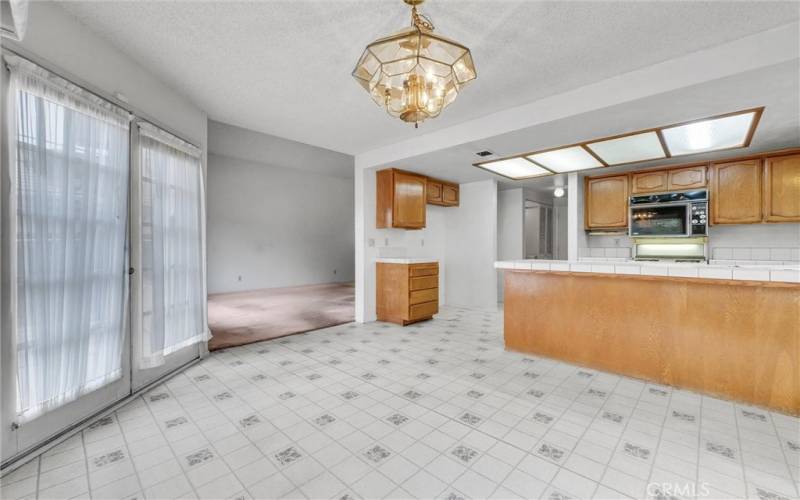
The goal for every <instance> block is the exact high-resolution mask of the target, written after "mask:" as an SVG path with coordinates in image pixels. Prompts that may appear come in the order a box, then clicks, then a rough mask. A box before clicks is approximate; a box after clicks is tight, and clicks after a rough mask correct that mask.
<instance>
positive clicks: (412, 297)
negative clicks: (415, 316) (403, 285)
mask: <svg viewBox="0 0 800 500" xmlns="http://www.w3.org/2000/svg"><path fill="white" fill-rule="evenodd" d="M438 299H439V289H438V288H428V289H427V290H416V291H413V292H411V293H409V300H408V302H409V303H410V304H411V305H414V304H422V303H423V302H431V301H434V300H438Z"/></svg>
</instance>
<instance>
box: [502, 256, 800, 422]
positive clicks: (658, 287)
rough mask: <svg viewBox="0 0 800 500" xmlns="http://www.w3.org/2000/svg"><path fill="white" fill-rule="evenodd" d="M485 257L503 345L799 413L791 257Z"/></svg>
mask: <svg viewBox="0 0 800 500" xmlns="http://www.w3.org/2000/svg"><path fill="white" fill-rule="evenodd" d="M495 267H497V268H500V269H505V273H504V274H505V305H504V309H505V344H506V348H507V349H510V350H514V351H520V352H525V353H531V354H536V355H541V356H545V357H548V358H553V359H559V360H563V361H566V362H569V363H574V364H577V365H582V366H586V367H591V368H596V369H598V370H605V371H609V372H613V373H617V374H620V375H626V376H630V377H635V378H639V379H644V380H648V381H652V382H657V383H661V384H666V385H671V386H674V387H678V388H683V389H689V390H693V391H697V392H701V393H704V394H709V395H712V396H718V397H722V398H726V399H732V400H735V401H740V402H744V403H748V404H754V405H758V406H763V407H767V408H771V409H774V410H777V411H781V412H785V413H790V414H793V415H800V283H798V281H800V269H798V268H797V266H794V267H790V266H781V267H774V268H767V267H756V266H749V267H735V266H708V265H705V264H684V265H677V266H675V265H669V266H666V265H659V264H656V263H629V262H626V263H591V264H590V263H586V262H565V261H561V262H556V261H552V262H550V263H548V262H544V261H517V262H498V263H496V264H495ZM701 276H709V277H707V278H706V277H701Z"/></svg>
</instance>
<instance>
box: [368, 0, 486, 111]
mask: <svg viewBox="0 0 800 500" xmlns="http://www.w3.org/2000/svg"><path fill="white" fill-rule="evenodd" d="M403 1H404V2H405V3H406V4H408V5H410V6H411V27H409V28H406V29H404V30H402V31H400V32H398V33H395V34H393V35H389V36H387V37H384V38H380V39H378V40H375V41H374V42H372V43H371V44H369V45H367V48H366V49H364V53H363V54H361V58H360V59H359V60H358V64H356V67H355V69H354V70H353V77H354V78H355V79H356V80H357V81H358V83H359V84H361V86H362V87H364V89H365V90H366V91H367V92H369V94H370V96H371V97H372V100H373V101H375V103H377V104H378V105H379V106H381V107H383V108H384V109H386V112H387V113H389V114H390V115H392V116H394V117H397V118H400V119H401V120H403V121H404V122H408V123H413V124H414V127H418V126H419V122H422V121H425V120H427V119H429V118H436V117H437V116H439V114H440V113H441V112H442V110H443V109H444V108H446V107H447V106H448V105H449V104H450V103H452V102H453V101H454V100H455V99H456V97H458V92H459V91H460V90H461V88H463V87H464V85H466V84H467V83H469V82H470V81H472V80H474V79H475V78H476V76H477V74H476V72H475V65H474V63H473V62H472V54H471V53H470V51H469V49H468V48H467V47H465V46H463V45H461V44H460V43H458V42H455V41H452V40H449V39H447V38H445V37H443V36H440V35H437V34H434V33H433V30H434V26H433V23H431V21H430V19H428V18H427V17H425V16H424V15H422V14H419V13H417V5H420V4H422V2H424V0H403Z"/></svg>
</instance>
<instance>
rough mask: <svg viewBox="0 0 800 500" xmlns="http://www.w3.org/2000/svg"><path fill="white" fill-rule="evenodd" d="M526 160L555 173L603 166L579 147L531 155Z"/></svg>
mask: <svg viewBox="0 0 800 500" xmlns="http://www.w3.org/2000/svg"><path fill="white" fill-rule="evenodd" d="M526 158H528V159H529V160H531V161H535V162H536V163H538V164H539V165H541V166H543V167H545V168H546V169H548V170H552V171H553V172H556V173H561V172H574V171H575V170H586V169H587V168H598V167H602V166H603V164H602V163H600V162H599V161H598V160H597V158H595V157H594V156H592V155H591V154H589V153H588V152H587V151H586V150H585V149H583V148H582V147H580V146H572V147H569V148H562V149H554V150H552V151H545V152H543V153H533V154H530V155H528V156H526Z"/></svg>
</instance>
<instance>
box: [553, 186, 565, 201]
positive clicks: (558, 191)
mask: <svg viewBox="0 0 800 500" xmlns="http://www.w3.org/2000/svg"><path fill="white" fill-rule="evenodd" d="M564 193H566V191H564V188H561V187H557V188H555V189H554V190H553V196H555V197H556V198H561V197H562V196H564Z"/></svg>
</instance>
